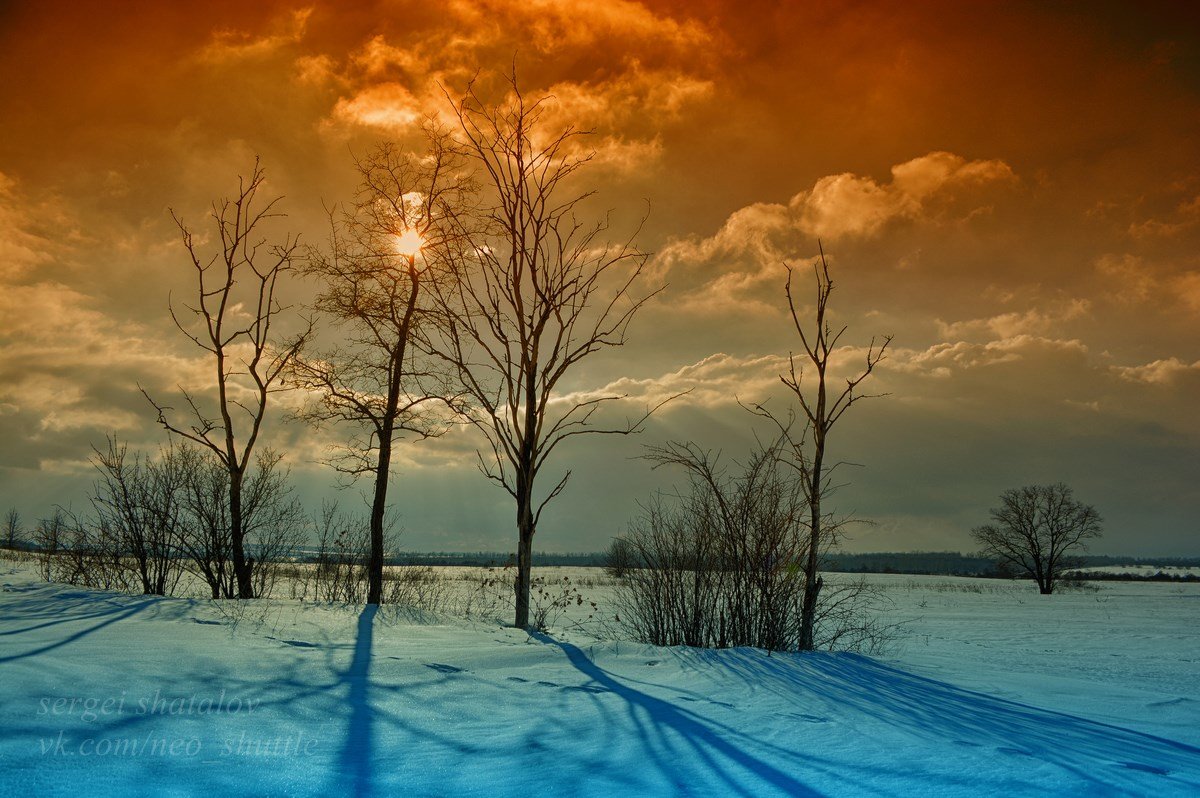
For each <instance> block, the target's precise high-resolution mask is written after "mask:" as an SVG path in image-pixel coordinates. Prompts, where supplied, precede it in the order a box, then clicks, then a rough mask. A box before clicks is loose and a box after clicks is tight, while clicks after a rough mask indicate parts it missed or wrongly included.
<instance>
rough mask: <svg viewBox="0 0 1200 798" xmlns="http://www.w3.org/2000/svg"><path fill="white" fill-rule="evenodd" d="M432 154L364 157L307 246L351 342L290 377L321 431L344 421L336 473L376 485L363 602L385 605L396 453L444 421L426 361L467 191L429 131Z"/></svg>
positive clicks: (299, 362) (441, 142) (437, 385)
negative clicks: (352, 189)
mask: <svg viewBox="0 0 1200 798" xmlns="http://www.w3.org/2000/svg"><path fill="white" fill-rule="evenodd" d="M428 140H429V149H428V152H426V153H424V154H421V153H402V152H401V151H399V150H398V149H397V147H396V146H395V145H394V144H390V143H384V144H381V145H379V146H378V147H377V148H376V149H375V150H373V151H372V152H371V153H370V154H369V155H367V156H366V157H364V158H362V159H360V160H358V161H357V163H356V166H357V168H358V172H359V178H360V184H359V190H358V194H357V196H356V197H355V201H354V203H353V206H352V207H351V208H350V209H349V210H348V211H346V212H344V213H342V214H341V216H340V217H335V216H334V214H331V228H332V234H331V236H330V242H329V247H328V249H327V250H324V251H322V250H316V249H314V250H311V251H310V256H309V258H308V263H307V265H306V267H305V270H306V271H307V272H308V273H309V274H312V275H314V276H316V277H318V278H319V279H320V280H321V281H322V283H323V289H322V291H321V294H320V295H319V296H318V297H317V300H316V302H315V309H316V310H317V311H318V312H319V313H320V314H322V315H323V316H324V317H326V318H328V319H330V320H331V321H332V323H333V326H334V328H335V329H336V330H337V331H338V332H339V333H340V334H341V340H342V341H343V342H344V343H343V344H342V345H341V346H339V347H337V348H333V349H330V350H328V351H326V352H323V353H321V354H319V355H315V356H313V357H308V358H296V359H294V360H293V362H292V364H291V369H290V372H291V373H290V379H291V381H292V382H293V383H294V384H295V385H297V386H298V387H300V388H303V389H306V390H309V391H313V392H315V393H316V394H317V396H318V397H319V398H318V401H317V402H315V403H313V404H310V405H308V406H307V407H306V408H305V409H304V411H302V415H303V416H304V417H306V418H307V419H309V420H310V421H312V422H314V423H316V424H318V425H319V424H322V423H327V422H338V423H342V424H344V425H347V426H350V427H351V428H352V429H354V430H355V432H354V433H353V434H352V437H351V438H350V440H349V442H348V444H347V446H346V447H345V449H344V450H343V451H342V452H341V456H339V457H338V458H337V459H335V460H334V462H333V464H334V467H335V468H337V469H338V470H339V471H341V472H342V473H344V474H349V475H351V476H352V477H357V476H359V475H362V474H370V475H371V476H372V478H373V480H374V490H373V492H372V498H371V517H370V557H369V560H368V566H367V576H368V589H367V602H368V603H369V604H378V603H379V602H380V599H381V597H382V587H383V558H384V551H383V549H384V545H383V542H384V515H385V513H386V511H387V494H388V484H389V481H390V478H391V472H392V449H393V446H394V445H395V443H396V441H397V440H398V439H401V438H403V437H404V436H405V435H410V436H413V437H416V438H426V437H430V436H434V435H440V434H441V433H442V432H443V431H444V430H445V429H446V424H445V419H444V418H443V417H439V416H438V415H437V414H436V413H435V412H431V411H430V410H429V407H430V405H431V404H432V401H431V400H433V399H439V398H442V399H444V398H446V394H447V393H448V391H447V389H446V387H445V383H446V382H447V381H446V379H444V377H443V375H442V374H440V373H437V370H436V369H435V368H434V366H435V364H436V361H434V360H432V359H431V358H430V357H429V355H428V347H427V346H426V344H425V329H424V328H425V327H426V326H427V325H428V323H429V316H430V311H429V305H430V302H429V299H428V297H429V296H430V292H429V291H428V290H427V289H426V287H425V284H426V282H428V281H432V280H434V279H437V278H438V275H437V274H436V270H437V269H438V263H439V262H440V258H439V253H440V252H442V251H444V249H445V247H446V246H447V245H448V244H449V239H450V238H452V234H451V232H450V229H449V226H448V225H447V224H446V223H445V220H446V219H448V218H450V216H451V215H452V214H453V213H455V212H456V209H457V208H459V207H460V206H461V204H462V197H463V195H464V193H465V192H466V191H467V190H469V183H468V182H467V181H465V180H464V176H463V168H462V166H463V164H462V160H463V159H462V158H461V157H459V156H457V155H455V153H454V152H453V150H452V149H451V147H450V146H449V144H450V142H449V141H448V139H447V138H446V137H445V136H444V135H443V134H441V133H440V132H438V131H436V130H432V129H431V130H429V131H428Z"/></svg>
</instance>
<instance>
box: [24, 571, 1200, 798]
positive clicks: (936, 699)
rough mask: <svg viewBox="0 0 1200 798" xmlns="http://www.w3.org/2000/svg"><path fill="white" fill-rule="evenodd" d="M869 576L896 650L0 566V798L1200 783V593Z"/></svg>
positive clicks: (1165, 791)
mask: <svg viewBox="0 0 1200 798" xmlns="http://www.w3.org/2000/svg"><path fill="white" fill-rule="evenodd" d="M574 573H575V576H574V577H573V581H575V582H577V583H587V582H589V581H591V583H592V585H591V586H590V587H589V586H588V585H587V584H584V585H583V587H581V591H582V592H583V594H584V595H585V596H586V597H587V598H588V599H589V601H590V600H596V601H597V604H599V605H600V606H601V610H600V613H601V614H603V613H604V603H605V600H606V598H607V597H608V596H610V595H611V587H610V586H608V585H606V584H605V583H604V580H603V579H591V580H589V578H588V576H587V575H586V574H584V573H583V572H574ZM592 576H594V577H598V576H599V572H592ZM871 581H872V582H874V583H875V584H877V585H878V586H880V587H881V588H882V590H883V592H884V594H885V595H886V596H888V597H889V598H890V599H891V601H892V602H893V606H892V608H891V609H890V610H889V617H890V618H891V619H893V620H906V621H908V624H907V627H906V630H905V631H904V633H903V636H902V637H901V639H900V640H899V641H898V643H897V645H896V647H895V649H894V651H892V652H890V653H889V654H888V655H887V656H886V657H885V658H880V659H876V658H868V657H864V656H860V655H855V654H844V653H843V654H816V655H803V656H802V655H773V656H767V655H766V654H765V653H763V652H761V651H757V650H751V649H737V650H728V651H697V650H685V649H663V648H654V647H650V646H645V645H640V644H635V643H631V642H628V641H619V640H617V641H614V640H607V641H604V640H598V639H596V638H595V637H593V636H592V635H589V634H588V633H587V632H586V631H584V628H581V627H580V626H579V625H578V623H577V622H578V621H580V620H581V619H582V616H581V615H579V614H578V613H581V612H583V611H585V610H588V609H589V606H588V604H587V603H585V604H584V605H582V606H581V607H577V608H576V609H575V610H573V613H575V614H574V615H568V616H565V617H563V618H562V619H560V622H559V625H558V626H557V628H556V629H554V630H552V631H553V636H540V635H539V636H532V637H531V636H529V635H527V634H525V633H524V632H519V631H517V630H514V629H510V628H505V627H503V626H501V625H500V624H498V623H495V622H487V621H480V620H476V621H467V620H459V619H454V618H448V617H440V616H439V617H432V616H421V615H419V614H417V613H413V612H406V611H403V610H400V609H397V608H389V607H385V608H384V609H383V610H381V611H380V612H378V613H377V614H373V613H371V612H369V611H364V610H363V609H362V608H361V607H357V608H356V607H345V606H328V605H318V604H313V603H302V602H298V601H293V600H289V599H283V600H271V601H264V602H254V603H242V604H236V603H233V604H231V603H214V602H211V601H205V600H199V599H156V598H147V597H139V596H124V595H116V594H107V593H95V592H89V591H85V590H81V589H78V588H74V587H70V586H63V585H47V584H44V583H41V582H39V581H38V580H37V578H36V575H35V574H34V573H33V571H32V569H31V568H30V567H29V566H28V565H26V564H13V563H7V562H3V561H0V582H3V585H4V587H3V592H2V593H0V713H2V715H0V719H2V721H3V722H2V724H0V794H4V795H10V794H11V795H22V796H24V795H38V796H41V795H70V796H79V795H164V796H165V795H207V796H215V795H221V796H242V795H330V796H337V795H357V796H368V795H379V796H383V795H403V796H424V795H430V796H433V795H486V796H507V795H522V796H526V795H605V796H608V795H754V796H757V795H835V796H836V795H890V796H910V795H920V796H926V795H928V796H940V795H1006V796H1022V795H1031V796H1032V795H1037V796H1039V797H1040V796H1045V795H1057V796H1075V795H1154V796H1169V795H1181V796H1182V795H1197V794H1200V747H1198V746H1200V633H1198V632H1197V628H1198V624H1197V621H1198V620H1200V585H1192V584H1185V585H1172V584H1156V583H1104V584H1102V585H1100V587H1099V590H1097V591H1080V592H1072V593H1066V594H1062V595H1057V596H1053V597H1040V596H1038V595H1037V594H1036V591H1033V590H1031V589H1030V588H1029V587H1027V586H1025V585H1019V584H1013V583H1007V582H997V581H994V580H991V581H989V580H970V579H954V578H947V577H914V576H878V577H871ZM464 583H465V582H464Z"/></svg>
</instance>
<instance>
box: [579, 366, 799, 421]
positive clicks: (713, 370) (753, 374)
mask: <svg viewBox="0 0 1200 798" xmlns="http://www.w3.org/2000/svg"><path fill="white" fill-rule="evenodd" d="M786 370H787V357H786V356H783V355H746V356H742V357H737V356H734V355H728V354H726V353H724V352H717V353H715V354H712V355H709V356H708V357H706V358H703V359H702V360H699V361H697V362H695V363H690V364H688V365H686V366H682V367H680V368H678V369H674V370H672V371H669V372H666V373H665V374H661V375H659V376H657V377H649V378H645V379H636V378H633V377H623V378H621V379H618V380H614V381H613V382H610V383H609V384H608V385H605V386H604V387H602V388H598V389H595V390H590V391H584V392H579V393H575V394H570V395H565V396H563V397H562V398H561V399H560V400H559V401H562V402H575V401H586V400H588V399H592V398H595V397H598V396H627V397H629V399H630V400H631V401H634V402H639V403H645V404H646V405H649V406H654V405H656V404H658V403H660V402H662V401H665V400H666V399H668V398H670V397H672V396H676V395H678V394H682V393H684V392H685V391H686V392H690V393H687V395H686V396H680V397H679V398H678V399H676V400H675V401H674V402H672V403H671V404H669V405H667V409H668V410H669V409H671V408H677V407H681V406H698V407H706V408H711V407H719V406H723V405H733V404H736V403H737V400H738V398H742V399H747V400H757V398H758V397H759V396H761V395H762V394H765V393H766V392H768V391H769V390H770V389H771V388H772V387H773V386H774V385H775V384H776V383H778V382H779V375H780V374H781V373H783V372H785V371H786Z"/></svg>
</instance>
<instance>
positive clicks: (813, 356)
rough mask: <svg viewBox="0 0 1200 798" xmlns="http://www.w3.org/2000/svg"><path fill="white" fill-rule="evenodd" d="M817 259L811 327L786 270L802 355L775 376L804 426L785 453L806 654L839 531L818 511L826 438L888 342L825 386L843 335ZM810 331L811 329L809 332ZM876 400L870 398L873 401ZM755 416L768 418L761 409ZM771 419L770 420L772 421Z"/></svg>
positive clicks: (827, 468) (828, 487)
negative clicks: (800, 534)
mask: <svg viewBox="0 0 1200 798" xmlns="http://www.w3.org/2000/svg"><path fill="white" fill-rule="evenodd" d="M817 246H818V250H819V252H820V258H819V260H818V262H817V263H815V264H814V265H813V273H814V275H815V277H816V303H815V306H814V308H813V317H812V321H811V322H808V321H807V320H801V312H802V310H803V308H800V307H797V303H796V298H795V295H794V294H793V293H792V277H793V273H792V270H791V268H790V267H789V268H788V278H787V283H786V284H785V286H784V293H785V294H786V295H787V303H788V311H789V314H790V316H791V319H792V326H793V327H794V328H795V330H796V333H797V334H798V335H799V336H800V343H801V345H802V346H803V349H804V352H803V354H802V355H801V356H800V358H799V360H800V364H799V365H797V362H796V361H797V357H796V356H795V355H794V354H789V355H788V366H789V368H788V373H787V374H781V375H780V377H779V379H780V380H781V381H782V382H783V384H784V385H785V386H787V388H788V390H790V391H791V392H792V394H793V395H794V396H795V397H796V401H797V402H798V403H799V405H800V410H801V411H802V413H803V416H802V420H803V421H804V423H805V425H806V426H805V430H804V435H803V437H802V438H800V439H799V440H796V441H792V443H791V449H792V452H793V454H794V457H793V458H792V461H791V462H792V464H793V465H794V466H796V467H797V468H798V470H799V473H800V479H801V482H802V484H803V487H804V492H805V495H806V498H807V499H808V509H809V529H810V534H809V540H808V547H807V550H806V551H805V554H804V573H805V581H804V596H803V600H802V602H801V607H800V639H799V646H798V647H799V649H800V650H801V651H811V650H813V648H814V647H815V641H814V629H815V627H816V622H817V615H818V609H817V608H818V603H819V600H820V593H821V588H822V585H823V580H822V579H821V577H820V575H819V573H818V569H819V568H820V564H821V553H822V552H823V551H824V550H825V549H826V548H827V547H828V545H829V542H830V536H831V535H832V534H834V533H835V532H836V530H837V529H838V528H839V527H840V522H838V521H836V520H834V519H833V518H832V517H830V515H829V514H828V512H827V509H826V508H823V507H822V499H824V498H826V497H828V496H829V494H830V493H831V492H832V489H833V485H832V483H831V482H830V475H831V473H832V472H833V469H834V467H835V466H836V464H831V463H829V462H828V460H827V454H828V448H827V447H828V441H829V433H830V431H831V430H832V429H833V427H834V425H836V424H837V423H838V421H840V420H841V418H842V416H843V415H844V414H845V412H846V411H847V410H849V409H850V407H851V406H852V405H854V404H855V403H857V402H858V401H860V400H862V399H866V398H869V397H871V396H872V394H865V393H861V392H860V390H859V386H860V385H861V384H862V382H863V381H864V380H865V379H866V378H867V377H869V376H870V375H871V372H872V371H874V370H875V367H876V366H877V365H879V362H880V361H881V360H883V358H884V352H885V351H886V349H887V347H888V344H890V343H891V341H892V336H890V335H886V336H884V337H883V338H882V339H876V338H875V337H872V338H871V343H870V344H869V345H868V347H867V352H866V362H865V363H864V365H863V366H862V369H861V370H860V371H857V372H855V373H854V374H853V375H852V376H849V377H845V378H843V379H844V383H845V384H844V385H840V387H839V386H838V384H837V383H835V384H834V385H832V386H831V385H830V384H829V381H830V380H831V379H832V376H831V375H830V374H829V364H830V359H831V357H832V355H833V353H834V351H835V350H836V348H837V345H838V342H839V341H840V340H841V338H842V335H843V334H844V333H845V332H846V330H847V327H846V326H845V325H843V326H840V327H836V328H835V327H834V326H833V325H832V323H831V322H830V319H829V297H830V294H832V293H833V279H832V278H831V277H830V275H829V263H828V261H827V260H826V259H825V249H824V247H823V246H821V244H820V242H818V244H817ZM810 325H811V326H810ZM806 367H808V368H809V369H810V370H811V378H810V379H808V380H807V381H806V380H805V368H806ZM878 395H879V394H874V396H878ZM757 411H758V412H759V413H760V414H763V415H768V416H769V415H770V414H769V413H767V412H766V411H765V410H764V409H763V408H762V407H761V406H759V407H758V408H757ZM772 418H774V417H772ZM776 423H778V424H779V426H780V429H781V432H782V433H783V435H784V438H785V440H789V441H791V440H792V439H791V436H790V434H789V430H790V428H791V423H790V421H789V422H781V421H779V420H776Z"/></svg>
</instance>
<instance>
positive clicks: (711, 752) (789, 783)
mask: <svg viewBox="0 0 1200 798" xmlns="http://www.w3.org/2000/svg"><path fill="white" fill-rule="evenodd" d="M534 636H535V637H536V638H537V639H539V640H541V641H542V642H544V643H548V644H550V645H554V646H557V647H558V648H560V649H562V651H563V653H564V654H566V655H567V660H568V661H569V662H570V663H571V664H572V665H573V666H575V669H576V670H578V671H579V672H580V673H582V674H583V675H584V676H586V677H588V678H589V679H591V680H592V682H593V683H595V685H596V686H597V687H600V688H602V689H605V690H608V691H609V692H611V693H612V694H614V695H616V696H618V697H620V698H621V699H622V700H624V701H625V702H626V703H627V704H628V705H629V708H630V711H631V713H633V714H635V715H636V714H641V715H642V716H643V717H644V718H645V719H646V720H648V721H649V723H650V724H651V725H652V727H653V730H654V731H655V732H656V733H657V735H658V736H659V738H660V739H664V740H666V739H667V734H670V735H674V736H675V737H676V738H678V739H679V740H682V741H683V742H684V743H685V745H687V746H689V747H690V748H691V749H692V750H693V752H694V753H695V755H696V756H697V758H698V759H699V760H700V761H702V762H704V763H705V764H706V765H707V766H708V767H709V769H710V770H711V772H712V773H713V774H714V775H715V776H717V777H718V778H719V779H720V780H721V781H723V782H724V783H725V789H724V792H725V793H726V794H739V795H746V796H750V795H757V794H759V792H761V790H757V789H752V788H750V787H747V786H746V785H745V784H744V783H742V781H741V780H739V778H738V777H737V769H738V768H740V769H741V770H742V771H744V772H745V775H749V776H752V777H753V779H754V780H756V781H764V782H766V783H768V784H770V785H771V786H773V787H775V788H776V789H778V790H779V791H781V792H783V793H785V794H787V795H793V796H801V797H803V796H820V795H821V793H819V792H817V791H816V790H814V789H813V788H812V787H809V786H808V785H806V784H804V783H803V782H801V781H799V780H798V779H796V778H795V777H794V776H792V775H790V774H788V773H785V772H784V771H782V770H780V769H779V768H778V767H776V766H775V765H773V764H771V763H770V762H767V761H766V760H764V759H761V758H759V757H756V756H754V755H753V754H751V753H750V752H749V751H745V750H743V749H741V748H739V747H738V746H737V745H735V744H734V743H732V742H730V740H729V739H727V737H728V735H722V734H719V733H718V732H717V731H716V730H714V729H713V728H712V727H711V726H710V725H709V724H708V723H706V722H705V721H704V720H703V719H702V718H700V717H699V716H697V715H695V714H693V713H691V712H689V711H687V710H685V709H681V708H679V707H677V706H675V705H674V704H672V703H670V702H669V701H664V700H662V699H660V698H655V697H654V696H651V695H647V694H646V693H643V692H641V691H639V690H635V689H634V688H632V687H630V686H629V685H628V684H626V683H624V682H621V681H618V680H617V679H616V678H614V677H613V676H611V675H610V674H609V673H608V672H607V671H605V670H604V669H603V668H601V667H599V666H598V665H596V663H594V662H592V661H591V660H590V659H589V658H588V656H587V655H586V654H585V653H584V652H583V651H581V650H580V649H579V648H578V647H577V646H573V645H571V644H570V643H564V642H562V641H559V640H554V639H553V638H551V637H548V636H546V635H541V634H537V633H534ZM650 748H651V745H650V741H649V740H647V750H649V749H650ZM658 764H659V767H660V769H661V770H663V772H664V773H665V774H666V775H668V776H671V775H672V774H671V769H672V761H668V760H662V759H661V758H660V761H659V763H658Z"/></svg>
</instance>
